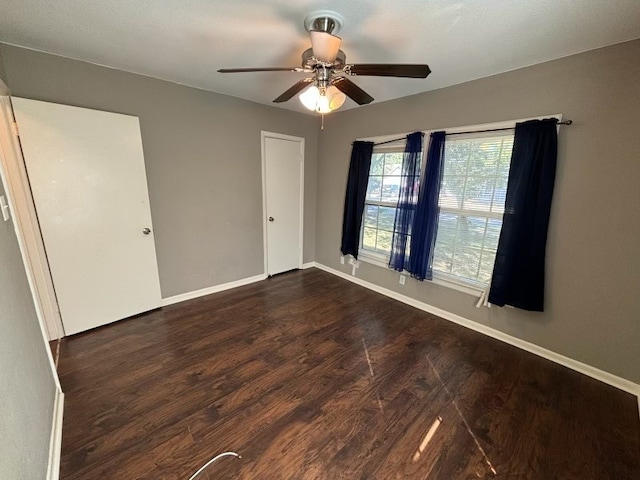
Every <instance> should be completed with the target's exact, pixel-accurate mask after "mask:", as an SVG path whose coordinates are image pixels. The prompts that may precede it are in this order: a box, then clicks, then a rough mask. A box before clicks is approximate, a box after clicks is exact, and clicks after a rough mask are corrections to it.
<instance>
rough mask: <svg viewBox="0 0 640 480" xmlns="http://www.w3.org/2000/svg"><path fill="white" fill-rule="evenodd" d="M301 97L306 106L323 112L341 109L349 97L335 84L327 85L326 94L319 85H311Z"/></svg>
mask: <svg viewBox="0 0 640 480" xmlns="http://www.w3.org/2000/svg"><path fill="white" fill-rule="evenodd" d="M299 98H300V102H301V103H302V105H304V107H305V108H307V109H308V110H311V111H313V112H318V113H322V114H325V113H331V112H333V111H334V110H337V109H339V108H340V107H342V105H344V102H345V100H346V99H347V97H346V95H345V94H344V93H342V92H341V91H340V90H338V89H337V88H336V87H334V86H333V85H331V86H329V87H327V89H326V90H325V91H324V94H323V92H322V91H321V90H320V89H319V88H318V87H316V86H315V85H311V86H310V87H309V88H307V89H306V90H305V91H304V92H302V93H301V94H300V97H299Z"/></svg>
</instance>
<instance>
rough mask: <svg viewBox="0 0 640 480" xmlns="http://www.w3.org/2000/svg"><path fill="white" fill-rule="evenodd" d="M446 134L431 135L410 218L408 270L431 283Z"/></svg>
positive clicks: (414, 275) (434, 133) (413, 275)
mask: <svg viewBox="0 0 640 480" xmlns="http://www.w3.org/2000/svg"><path fill="white" fill-rule="evenodd" d="M445 139H446V133H445V132H433V133H432V134H431V140H430V142H429V151H428V153H427V163H426V166H425V171H424V180H423V181H422V183H421V185H420V193H419V196H418V203H417V205H416V210H415V213H414V216H413V227H412V232H411V242H410V248H411V251H410V255H409V262H408V268H407V271H408V272H409V273H410V274H411V276H412V277H414V278H416V279H418V280H425V279H427V280H432V279H433V272H432V263H433V250H434V248H435V244H436V236H437V234H438V215H439V214H440V209H439V207H438V200H439V197H440V185H441V184H442V173H443V171H444V146H445Z"/></svg>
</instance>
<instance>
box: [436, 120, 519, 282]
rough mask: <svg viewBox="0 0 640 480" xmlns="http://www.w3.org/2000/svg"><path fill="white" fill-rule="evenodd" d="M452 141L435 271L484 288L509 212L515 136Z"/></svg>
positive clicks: (447, 146) (442, 193)
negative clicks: (506, 204)
mask: <svg viewBox="0 0 640 480" xmlns="http://www.w3.org/2000/svg"><path fill="white" fill-rule="evenodd" d="M482 135H483V136H480V134H472V135H465V136H462V135H460V136H457V135H456V136H453V135H452V136H450V137H447V141H446V144H445V157H444V173H443V178H442V184H441V186H440V202H439V206H440V217H439V219H438V236H437V237H436V247H435V251H434V258H433V270H434V272H438V273H441V274H443V275H444V276H445V277H448V276H451V277H454V278H455V279H459V280H462V281H463V282H465V283H470V284H476V285H479V286H485V285H487V284H488V283H489V279H490V278H491V274H492V272H493V263H494V260H495V257H496V250H497V248H498V239H499V237H500V229H501V228H502V214H503V213H504V202H505V195H506V192H507V179H508V176H509V165H510V162H511V150H512V149H513V132H506V133H505V134H502V135H496V134H495V133H493V134H491V136H490V137H489V136H487V134H486V133H485V134H482Z"/></svg>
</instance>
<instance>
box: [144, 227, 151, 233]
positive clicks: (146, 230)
mask: <svg viewBox="0 0 640 480" xmlns="http://www.w3.org/2000/svg"><path fill="white" fill-rule="evenodd" d="M142 233H144V234H145V235H149V234H150V233H151V229H149V228H146V227H145V228H143V229H142Z"/></svg>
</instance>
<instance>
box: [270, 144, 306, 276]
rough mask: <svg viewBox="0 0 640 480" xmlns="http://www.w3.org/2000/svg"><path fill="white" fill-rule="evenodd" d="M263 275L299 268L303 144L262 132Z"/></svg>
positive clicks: (300, 263)
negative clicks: (264, 266)
mask: <svg viewBox="0 0 640 480" xmlns="http://www.w3.org/2000/svg"><path fill="white" fill-rule="evenodd" d="M262 145H263V158H264V188H265V215H266V223H265V225H266V239H267V241H266V260H267V261H266V263H267V265H266V271H267V274H268V275H275V274H276V273H282V272H286V271H289V270H293V269H295V268H300V267H301V266H302V179H303V178H304V177H303V166H304V163H303V154H304V140H303V139H301V138H296V137H287V136H284V135H276V134H269V133H264V132H263V144H262Z"/></svg>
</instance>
